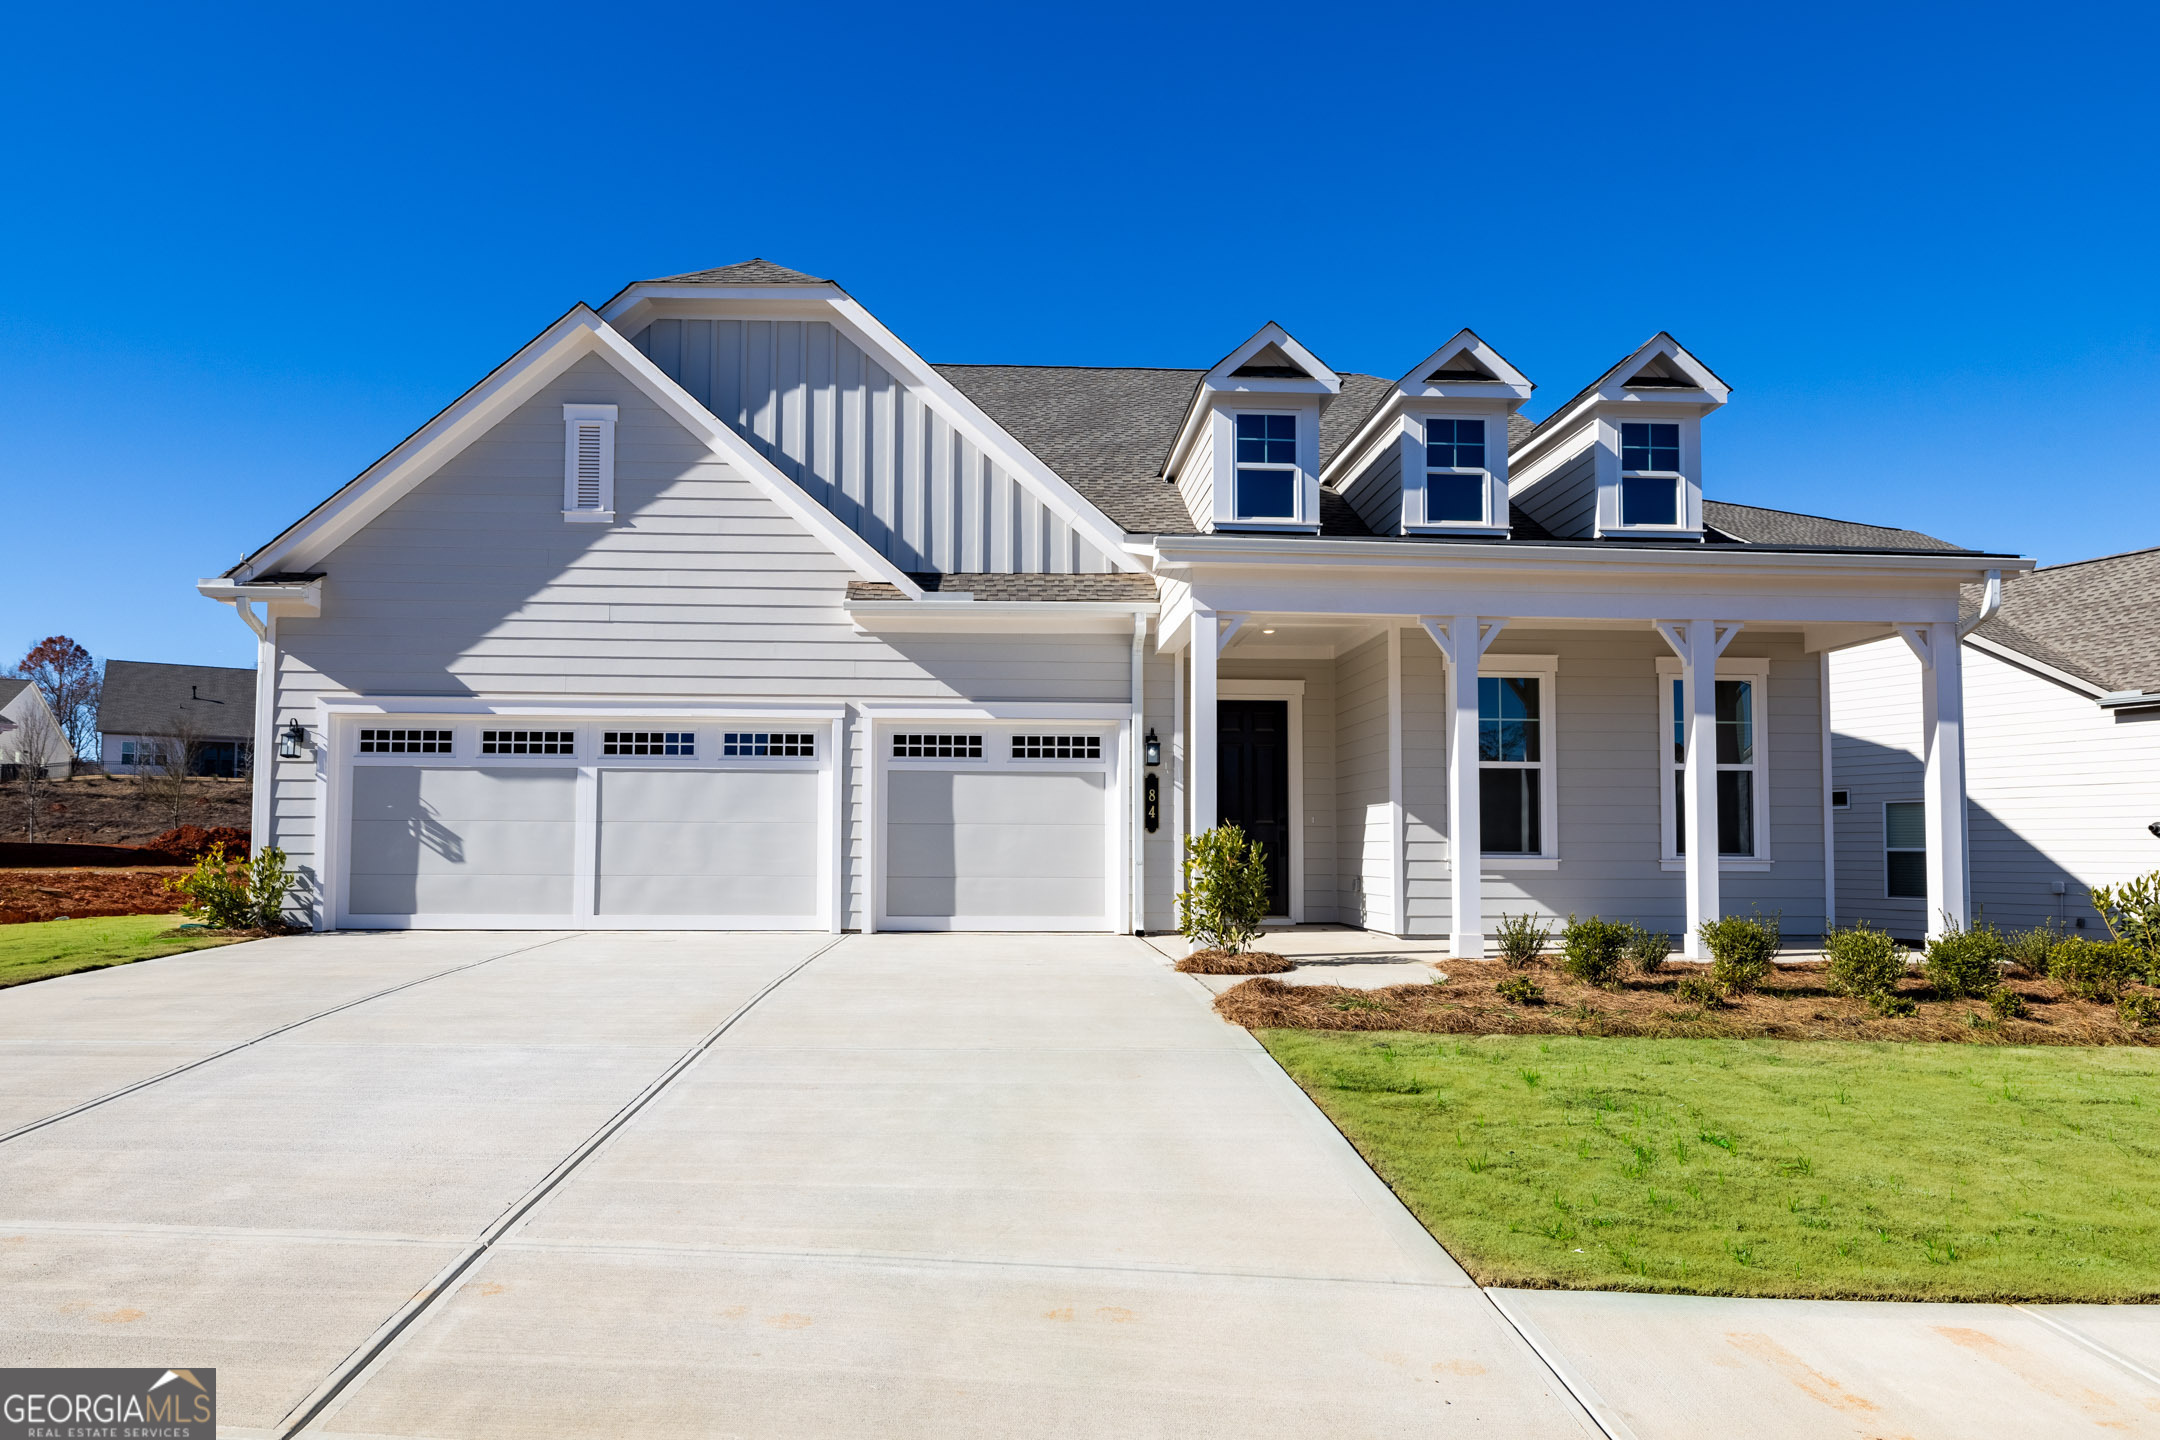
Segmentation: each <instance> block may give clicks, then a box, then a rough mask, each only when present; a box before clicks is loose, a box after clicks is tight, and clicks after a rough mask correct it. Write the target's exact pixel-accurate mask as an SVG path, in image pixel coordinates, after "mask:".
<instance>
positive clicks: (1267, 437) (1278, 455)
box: [1237, 415, 1297, 465]
mask: <svg viewBox="0 0 2160 1440" xmlns="http://www.w3.org/2000/svg"><path fill="white" fill-rule="evenodd" d="M1237 458H1238V463H1239V464H1240V465H1295V464H1297V416H1295V415H1240V416H1238V417H1237Z"/></svg>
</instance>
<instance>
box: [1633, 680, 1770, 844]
mask: <svg viewBox="0 0 2160 1440" xmlns="http://www.w3.org/2000/svg"><path fill="white" fill-rule="evenodd" d="M1677 663H1678V662H1676V661H1665V662H1661V668H1663V669H1664V670H1665V673H1664V675H1663V676H1662V677H1661V678H1662V679H1663V680H1664V682H1665V683H1664V684H1663V685H1662V686H1661V687H1660V688H1661V689H1662V690H1663V692H1664V694H1663V697H1662V699H1663V703H1662V704H1661V705H1660V706H1659V709H1660V711H1661V712H1662V714H1661V716H1660V719H1661V720H1662V722H1663V726H1664V731H1665V734H1666V735H1667V736H1668V737H1669V739H1668V743H1667V744H1666V746H1665V747H1664V748H1665V751H1666V764H1667V767H1668V769H1669V770H1670V773H1671V777H1672V778H1671V782H1670V783H1669V784H1668V785H1667V786H1666V799H1667V803H1666V805H1665V806H1664V807H1663V808H1664V811H1665V815H1664V821H1665V854H1666V855H1667V856H1668V857H1672V858H1678V857H1681V856H1685V855H1686V854H1687V726H1688V703H1687V693H1686V686H1685V683H1684V682H1683V681H1682V679H1681V677H1680V676H1679V675H1678V674H1677V673H1674V669H1673V668H1672V667H1675V666H1677ZM1718 670H1719V672H1720V673H1719V675H1718V677H1717V680H1716V686H1717V690H1716V695H1715V697H1714V699H1713V701H1712V705H1713V708H1714V710H1715V712H1716V720H1717V723H1716V727H1715V728H1716V731H1717V739H1716V744H1715V749H1716V762H1715V763H1716V766H1717V847H1718V855H1719V856H1720V857H1721V858H1724V859H1728V860H1764V859H1767V858H1768V857H1769V851H1770V846H1769V835H1768V834H1767V832H1766V831H1765V830H1764V828H1763V827H1764V825H1765V824H1766V823H1767V817H1768V814H1769V798H1770V797H1769V743H1768V742H1769V737H1768V735H1767V733H1766V724H1765V720H1766V717H1765V715H1764V713H1763V702H1764V700H1765V698H1766V693H1767V692H1766V690H1765V687H1764V681H1765V680H1766V678H1767V673H1768V672H1767V667H1764V666H1762V665H1761V664H1759V663H1758V662H1750V661H1745V660H1743V661H1738V662H1735V661H1720V662H1719V664H1718Z"/></svg>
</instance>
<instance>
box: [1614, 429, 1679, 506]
mask: <svg viewBox="0 0 2160 1440" xmlns="http://www.w3.org/2000/svg"><path fill="white" fill-rule="evenodd" d="M1682 483H1683V477H1682V475H1681V473H1680V427H1679V426H1678V425H1677V424H1667V423H1663V422H1659V421H1639V420H1630V421H1627V422H1625V423H1624V424H1622V425H1621V427H1620V523H1621V524H1622V525H1626V526H1635V525H1678V524H1679V523H1680V486H1681V484H1682Z"/></svg>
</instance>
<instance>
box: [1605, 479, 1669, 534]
mask: <svg viewBox="0 0 2160 1440" xmlns="http://www.w3.org/2000/svg"><path fill="white" fill-rule="evenodd" d="M1620 523H1621V524H1622V525H1677V524H1679V523H1680V482H1679V481H1677V480H1673V479H1670V478H1667V477H1665V476H1661V475H1623V476H1622V477H1621V478H1620Z"/></svg>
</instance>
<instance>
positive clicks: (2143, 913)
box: [2090, 870, 2160, 985]
mask: <svg viewBox="0 0 2160 1440" xmlns="http://www.w3.org/2000/svg"><path fill="white" fill-rule="evenodd" d="M2090 893H2091V895H2092V906H2093V909H2095V910H2097V911H2099V912H2100V921H2101V923H2102V924H2104V925H2106V926H2107V927H2108V934H2109V935H2110V936H2112V937H2114V938H2115V939H2116V940H2117V941H2119V942H2120V943H2122V944H2124V945H2129V946H2131V947H2133V948H2135V949H2136V950H2137V952H2138V954H2139V955H2141V956H2142V957H2144V961H2145V964H2144V970H2145V975H2146V977H2147V979H2148V980H2149V981H2150V982H2151V983H2153V984H2156V985H2160V870H2155V871H2153V873H2152V874H2150V875H2140V876H2139V877H2138V878H2137V879H2135V880H2125V881H2124V882H2123V883H2122V884H2120V885H2095V886H2094V887H2093V888H2092V891H2091V892H2090Z"/></svg>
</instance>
